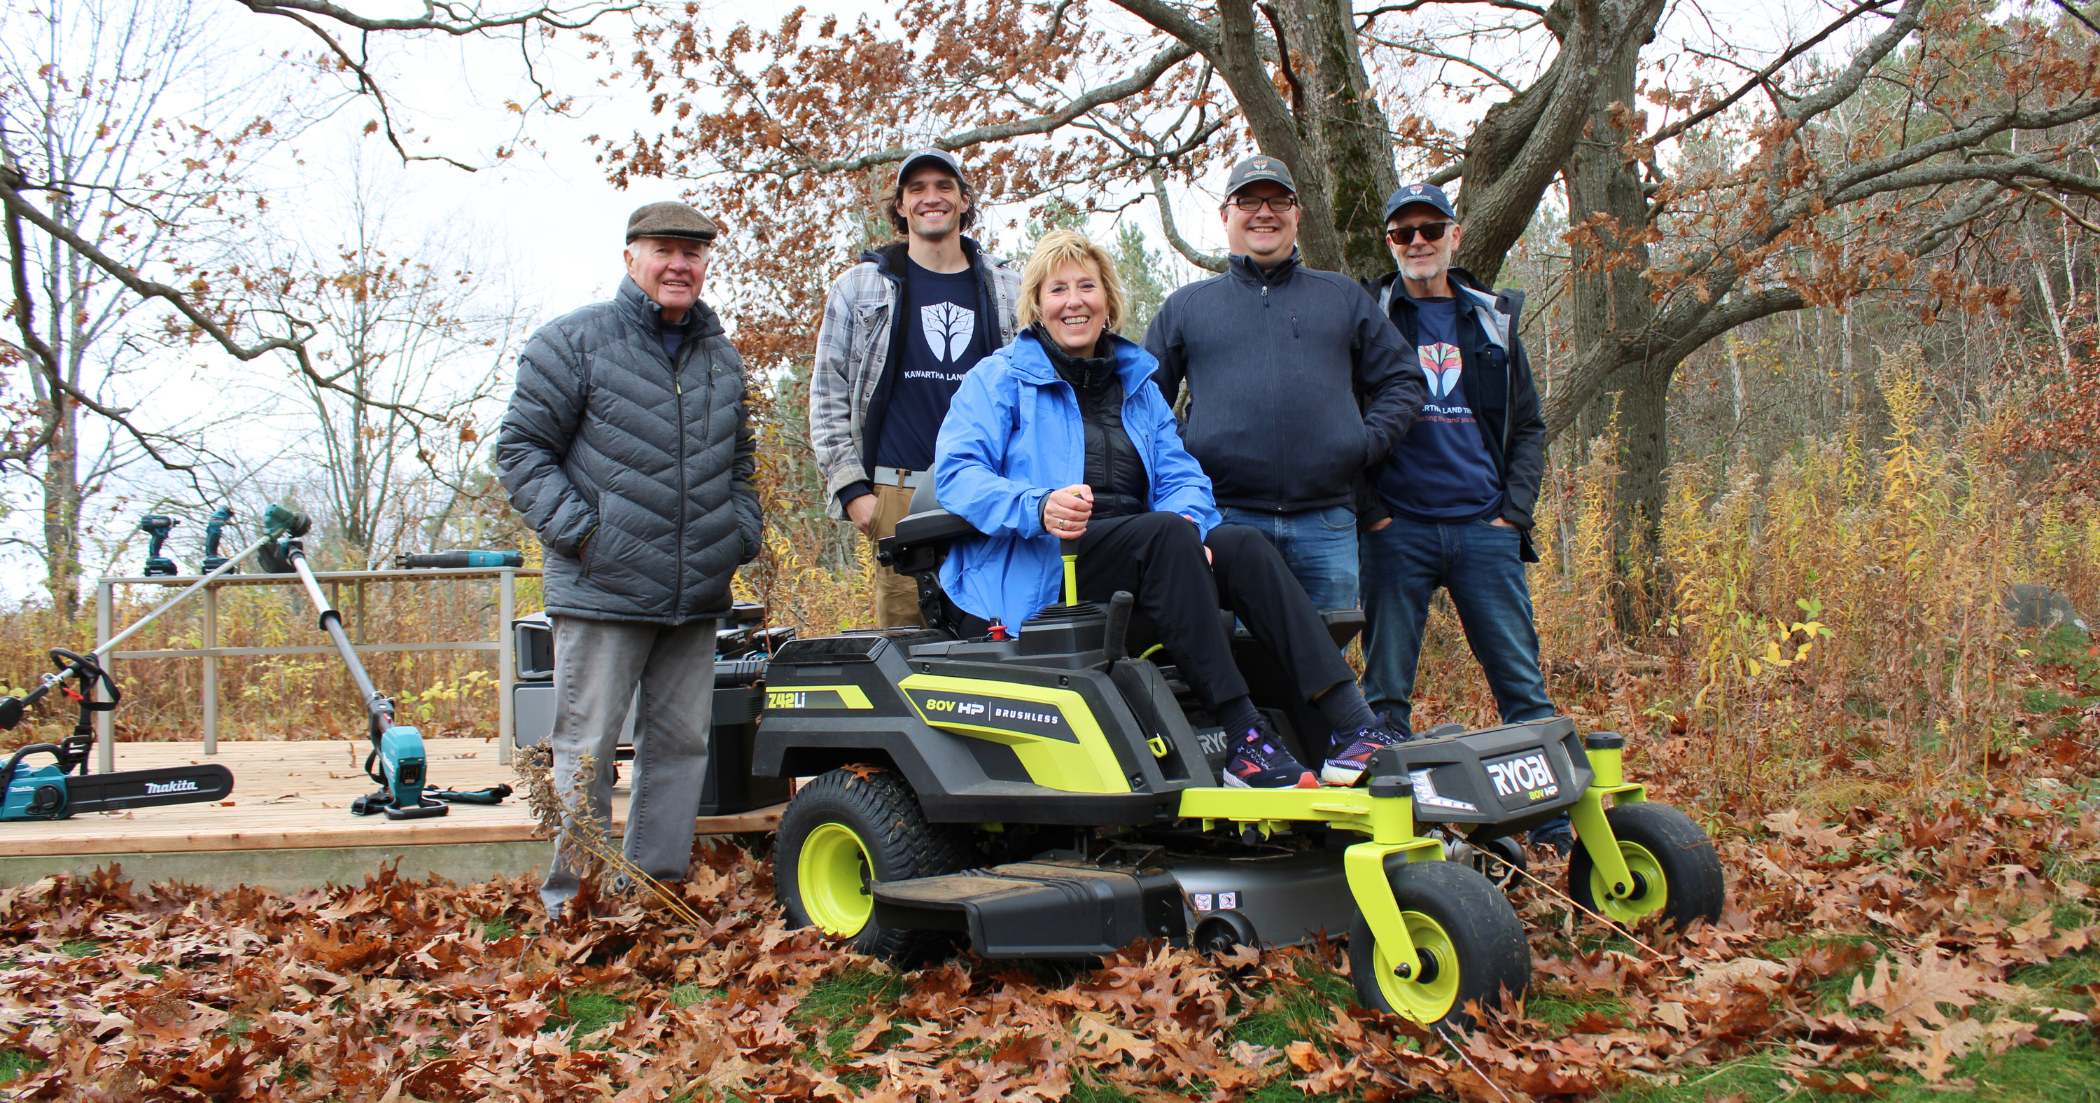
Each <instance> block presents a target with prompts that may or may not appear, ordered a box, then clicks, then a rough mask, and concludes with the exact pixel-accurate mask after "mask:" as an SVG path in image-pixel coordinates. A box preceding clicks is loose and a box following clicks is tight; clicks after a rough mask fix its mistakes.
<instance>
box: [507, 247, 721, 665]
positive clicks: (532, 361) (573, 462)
mask: <svg viewBox="0 0 2100 1103" xmlns="http://www.w3.org/2000/svg"><path fill="white" fill-rule="evenodd" d="M656 314H657V311H656V305H655V304H654V303H652V302H650V301H649V299H648V297H647V296H646V295H644V294H642V289H641V288H640V287H638V286H636V285H635V283H634V281H633V280H631V279H622V280H621V281H620V291H619V294H618V295H617V296H616V297H615V298H614V299H613V301H611V302H605V303H595V304H593V305H591V306H587V307H584V308H583V309H581V310H577V311H574V312H572V313H569V314H566V315H563V316H562V317H560V318H557V319H555V320H554V321H552V322H549V323H547V324H546V325H544V326H541V327H540V329H539V331H538V332H537V333H534V334H533V335H532V340H531V341H529V342H528V343H527V344H526V346H525V351H524V353H523V354H521V355H520V356H519V358H518V389H517V391H516V392H515V393H514V394H512V395H511V400H510V409H509V411H508V412H507V413H506V414H505V415H504V417H503V431H502V435H501V436H500V437H499V438H498V440H497V445H496V466H497V469H498V471H499V472H500V473H501V475H502V478H503V485H504V487H505V488H506V489H508V490H509V491H510V501H511V504H512V505H513V506H515V507H516V508H517V510H518V512H519V513H521V514H523V515H524V517H525V520H526V522H527V523H529V524H530V525H532V527H533V529H534V530H536V531H537V532H538V533H539V535H540V542H541V543H542V544H544V545H545V546H546V549H547V556H546V570H547V573H546V597H547V611H548V612H550V613H560V614H566V615H569V616H577V617H588V618H593V619H598V620H623V621H646V622H650V623H655V624H669V625H677V624H684V623H686V622H688V621H693V620H698V619H701V618H703V617H709V616H713V615H715V614H718V613H720V612H722V611H724V610H726V609H728V608H729V604H730V598H729V580H730V578H731V576H733V575H734V574H735V573H736V568H737V566H738V565H739V564H742V563H748V562H750V561H751V560H752V559H753V558H754V557H756V556H757V555H758V551H759V539H760V531H761V515H760V512H759V504H758V491H757V489H756V488H755V487H754V486H753V485H752V483H751V476H752V471H753V469H754V448H753V438H752V432H751V423H750V418H749V416H748V415H747V414H746V412H745V409H744V402H743V399H744V365H743V361H742V360H741V359H739V358H738V357H737V354H736V349H735V348H734V347H732V346H731V345H730V343H729V339H728V338H727V337H725V336H723V334H722V323H721V321H720V320H719V319H717V318H716V317H715V313H714V311H713V310H710V309H709V308H708V307H707V305H706V304H704V303H702V304H697V305H695V306H694V308H693V312H692V314H691V315H689V317H688V325H689V326H690V328H689V329H688V330H687V336H686V340H685V343H684V345H683V346H682V347H681V348H680V349H679V356H678V361H677V363H673V362H672V361H671V358H670V357H669V356H667V355H666V354H665V353H664V348H663V341H662V337H661V335H660V334H659V333H658V330H657V321H656Z"/></svg>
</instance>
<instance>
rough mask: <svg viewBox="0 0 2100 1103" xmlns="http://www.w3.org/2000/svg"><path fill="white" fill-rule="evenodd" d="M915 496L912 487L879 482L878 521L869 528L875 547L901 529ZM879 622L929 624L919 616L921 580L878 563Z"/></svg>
mask: <svg viewBox="0 0 2100 1103" xmlns="http://www.w3.org/2000/svg"><path fill="white" fill-rule="evenodd" d="M911 495H912V491H911V488H910V487H904V486H884V485H882V484H881V483H876V484H875V502H876V506H875V524H874V525H873V527H871V528H870V529H869V531H868V543H869V545H870V546H871V547H872V546H878V545H880V544H881V542H882V538H883V537H885V536H890V535H892V534H894V533H895V532H896V531H897V522H899V521H902V520H904V518H905V516H906V515H908V514H909V513H910V512H911ZM875 623H876V624H879V625H881V626H882V627H884V628H923V627H925V625H926V618H924V617H922V616H920V615H919V582H918V580H917V579H915V578H912V577H910V576H909V575H901V574H898V573H897V572H895V571H893V570H891V569H889V568H888V567H885V566H882V565H881V564H879V563H878V564H876V566H875Z"/></svg>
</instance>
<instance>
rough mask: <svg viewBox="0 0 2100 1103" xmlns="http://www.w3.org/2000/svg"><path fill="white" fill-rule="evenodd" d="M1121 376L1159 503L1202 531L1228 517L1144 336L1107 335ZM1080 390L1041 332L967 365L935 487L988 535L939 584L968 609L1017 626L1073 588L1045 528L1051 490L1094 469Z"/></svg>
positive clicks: (956, 558) (968, 544)
mask: <svg viewBox="0 0 2100 1103" xmlns="http://www.w3.org/2000/svg"><path fill="white" fill-rule="evenodd" d="M1109 341H1110V342H1111V344H1112V346H1113V348H1114V350H1115V358H1116V372H1117V375H1118V376H1119V377H1120V378H1121V380H1122V383H1123V428H1124V431H1126V432H1128V433H1129V434H1130V439H1131V443H1133V444H1135V445H1136V446H1137V451H1138V455H1140V456H1142V457H1143V458H1144V462H1145V474H1146V475H1147V476H1148V480H1149V485H1150V487H1151V493H1152V500H1151V502H1150V503H1149V504H1150V506H1151V508H1152V509H1154V510H1157V511H1161V512H1165V513H1179V514H1182V515H1184V516H1187V517H1190V518H1193V519H1194V520H1195V522H1196V528H1197V531H1198V532H1199V533H1201V534H1202V535H1204V536H1206V537H1207V536H1209V535H1210V530H1211V529H1213V528H1216V527H1217V526H1218V524H1219V522H1220V521H1221V520H1222V518H1220V517H1219V515H1218V506H1217V502H1216V500H1215V499H1214V498H1213V497H1212V496H1211V488H1210V478H1209V477H1208V476H1206V475H1205V474H1204V473H1203V468H1202V467H1200V466H1198V465H1197V463H1196V460H1195V457H1193V456H1191V455H1189V452H1188V449H1187V448H1184V447H1183V446H1182V443H1181V431H1180V429H1179V427H1178V426H1177V425H1176V424H1175V422H1174V411H1173V410H1171V409H1169V408H1168V407H1167V400H1166V399H1165V398H1164V397H1163V396H1162V395H1161V394H1160V392H1159V388H1158V387H1156V386H1154V385H1152V382H1151V379H1152V373H1153V372H1154V371H1156V370H1157V369H1158V367H1159V362H1158V361H1156V360H1154V359H1153V358H1152V354H1151V353H1148V352H1146V351H1145V350H1144V349H1143V348H1141V347H1139V346H1138V345H1137V344H1135V343H1133V342H1130V341H1126V340H1124V339H1123V338H1121V337H1117V336H1114V335H1111V336H1110V337H1109ZM1085 471H1086V436H1085V428H1084V426H1083V425H1082V423H1081V421H1080V414H1079V396H1078V394H1077V393H1076V392H1075V391H1074V390H1073V389H1072V385H1071V384H1070V383H1067V382H1065V381H1064V380H1063V379H1062V378H1060V377H1059V376H1058V374H1057V368H1056V367H1055V366H1053V365H1052V364H1051V363H1050V357H1049V355H1048V354H1047V353H1045V352H1044V351H1043V346H1042V344H1041V342H1040V341H1038V340H1037V338H1036V337H1035V335H1034V334H1032V333H1027V332H1023V333H1022V334H1021V335H1020V336H1018V337H1016V338H1014V342H1013V344H1010V345H1008V346H1006V347H1005V348H1003V349H1000V350H999V351H997V352H995V353H993V354H992V355H990V356H988V357H985V358H984V359H983V360H981V361H979V362H978V364H977V366H976V367H974V368H971V369H970V372H969V374H968V375H965V376H964V377H963V381H962V386H961V388H960V389H958V390H957V391H956V392H955V398H954V400H953V401H952V402H950V403H949V406H948V417H947V420H945V421H943V422H942V423H941V434H940V438H939V441H938V442H937V444H936V445H935V448H934V460H933V486H934V493H935V495H936V496H937V497H938V498H939V499H940V503H941V505H942V506H943V507H945V508H946V509H947V510H948V512H950V513H953V514H955V515H956V516H958V517H961V518H963V519H964V520H966V521H968V522H970V524H971V525H972V526H974V527H975V528H976V529H977V531H978V532H981V533H983V534H984V536H983V538H982V539H978V540H969V541H964V542H963V543H961V544H958V545H957V546H956V547H955V548H953V549H952V550H950V551H949V553H948V558H947V560H946V561H945V562H943V563H942V564H941V586H942V588H943V589H945V590H946V591H947V592H948V599H949V600H950V601H953V602H955V604H957V605H959V606H961V607H962V608H963V609H964V610H966V611H968V612H970V613H972V614H974V615H976V616H980V617H984V618H986V619H988V620H997V621H999V622H1000V623H1002V624H1005V625H1006V626H1007V627H1008V628H1012V629H1015V630H1018V629H1019V628H1020V626H1021V623H1022V622H1023V621H1025V620H1027V619H1028V618H1029V617H1030V616H1032V615H1033V614H1034V613H1035V611H1036V610H1038V609H1041V608H1042V607H1043V606H1045V605H1049V604H1052V603H1054V602H1057V601H1060V600H1062V599H1063V595H1062V594H1061V593H1060V592H1059V591H1060V590H1061V589H1062V588H1063V583H1064V566H1063V564H1062V562H1061V561H1060V559H1059V541H1058V539H1057V537H1055V536H1052V535H1050V533H1048V532H1047V531H1045V530H1044V528H1043V520H1042V510H1043V499H1044V498H1045V497H1048V496H1049V494H1050V492H1051V491H1053V490H1057V489H1058V488H1060V487H1067V486H1071V485H1072V484H1074V483H1076V482H1079V481H1080V480H1081V479H1082V478H1084V477H1085Z"/></svg>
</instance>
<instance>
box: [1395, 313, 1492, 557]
mask: <svg viewBox="0 0 2100 1103" xmlns="http://www.w3.org/2000/svg"><path fill="white" fill-rule="evenodd" d="M1395 293H1396V294H1397V293H1399V291H1398V289H1397V288H1395ZM1413 302H1414V314H1415V360H1416V362H1417V363H1418V364H1419V365H1420V366H1421V370H1422V379H1423V382H1424V383H1426V384H1427V385H1428V393H1429V397H1428V400H1427V401H1426V402H1424V403H1423V405H1422V413H1421V416H1420V417H1417V418H1416V419H1415V424H1414V427H1413V428H1411V429H1409V430H1408V431H1407V436H1405V437H1403V438H1401V440H1400V444H1399V446H1398V447H1396V448H1394V449H1393V456H1392V459H1390V460H1388V461H1387V462H1386V465H1385V467H1384V468H1383V469H1382V470H1380V471H1379V473H1378V494H1379V497H1381V498H1384V499H1385V503H1386V505H1387V506H1388V507H1390V508H1391V509H1392V510H1393V512H1394V513H1396V514H1398V515H1399V516H1402V517H1407V518H1411V519H1413V520H1417V521H1471V520H1477V519H1480V518H1492V517H1494V516H1496V515H1498V514H1499V513H1500V512H1501V509H1502V476H1501V473H1500V472H1499V470H1498V469H1497V467H1496V465H1495V457H1494V456H1493V455H1492V454H1490V453H1489V452H1488V448H1487V441H1485V440H1483V439H1482V438H1481V436H1480V426H1479V424H1478V423H1476V422H1475V421H1474V419H1473V407H1472V404H1471V403H1469V402H1467V401H1466V387H1465V380H1464V379H1462V378H1461V376H1462V375H1463V374H1464V373H1463V372H1462V371H1461V370H1460V367H1461V361H1460V356H1459V344H1458V303H1457V301H1456V300H1453V299H1415V300H1413ZM1395 313H1396V314H1397V313H1398V311H1395ZM1404 328H1405V327H1403V330H1404Z"/></svg>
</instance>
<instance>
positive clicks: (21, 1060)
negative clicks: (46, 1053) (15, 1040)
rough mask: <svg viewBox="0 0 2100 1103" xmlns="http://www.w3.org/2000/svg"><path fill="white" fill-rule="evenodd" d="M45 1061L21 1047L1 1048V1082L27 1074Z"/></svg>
mask: <svg viewBox="0 0 2100 1103" xmlns="http://www.w3.org/2000/svg"><path fill="white" fill-rule="evenodd" d="M43 1067H44V1063H43V1062H42V1061H39V1060H37V1059H36V1058H34V1057H31V1056H30V1055H28V1054H26V1053H24V1052H22V1051H21V1050H19V1049H0V1084H5V1083H8V1082H9V1081H12V1080H16V1079H19V1078H21V1077H24V1076H27V1075H29V1074H30V1073H32V1072H35V1071H36V1070H38V1069H40V1068H43Z"/></svg>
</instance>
